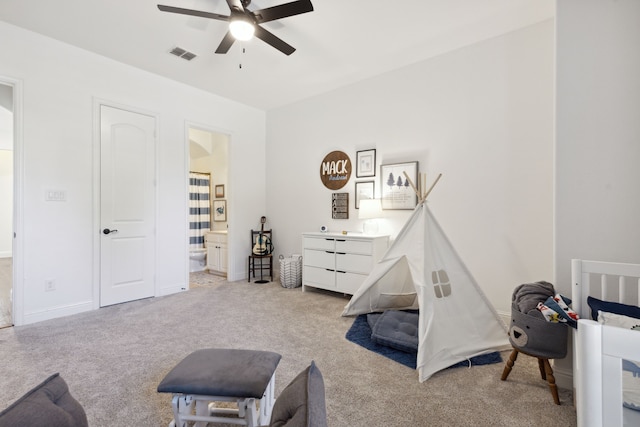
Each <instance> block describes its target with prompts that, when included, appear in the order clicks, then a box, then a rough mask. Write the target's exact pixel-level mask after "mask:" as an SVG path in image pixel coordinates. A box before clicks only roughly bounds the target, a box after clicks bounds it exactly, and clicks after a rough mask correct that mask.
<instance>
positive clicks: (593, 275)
mask: <svg viewBox="0 0 640 427" xmlns="http://www.w3.org/2000/svg"><path fill="white" fill-rule="evenodd" d="M571 276H572V283H573V287H572V300H573V309H574V310H575V311H576V312H577V313H578V315H579V316H580V319H581V320H579V322H578V330H577V333H575V334H574V347H573V348H574V355H573V378H574V387H575V390H576V399H575V401H576V410H577V417H578V427H591V426H594V427H595V426H623V425H624V426H640V411H634V410H631V409H627V408H623V406H622V360H623V359H627V360H632V361H636V362H637V361H640V332H638V331H632V330H627V329H623V328H618V327H614V326H604V325H601V324H599V323H598V322H595V321H593V320H590V319H591V313H590V309H589V306H588V304H587V297H588V296H592V297H595V298H598V299H601V300H605V301H613V302H619V303H623V304H628V305H636V306H640V264H623V263H611V262H600V261H584V260H572V264H571Z"/></svg>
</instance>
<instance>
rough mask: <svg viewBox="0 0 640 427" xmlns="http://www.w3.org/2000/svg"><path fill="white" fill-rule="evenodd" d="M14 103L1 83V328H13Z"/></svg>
mask: <svg viewBox="0 0 640 427" xmlns="http://www.w3.org/2000/svg"><path fill="white" fill-rule="evenodd" d="M13 99H14V94H13V86H12V85H8V84H4V83H3V82H2V81H0V201H1V202H0V328H4V327H7V326H12V325H13V315H12V308H13V298H12V295H13V200H14V197H13V188H14V178H13V175H14V170H13V140H14V137H13V135H14V131H13V123H14V100H13Z"/></svg>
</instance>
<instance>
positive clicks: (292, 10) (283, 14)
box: [158, 0, 313, 55]
mask: <svg viewBox="0 0 640 427" xmlns="http://www.w3.org/2000/svg"><path fill="white" fill-rule="evenodd" d="M226 2H227V4H228V5H229V9H230V10H231V14H230V15H229V16H225V15H220V14H218V13H211V12H203V11H199V10H193V9H183V8H181V7H173V6H164V5H160V4H159V5H158V9H160V10H161V11H163V12H171V13H179V14H182V15H191V16H199V17H202V18H209V19H216V20H218V21H228V22H229V30H227V33H226V34H225V36H224V37H223V38H222V41H221V42H220V45H218V48H217V49H216V53H227V52H228V51H229V49H230V48H231V45H233V42H234V41H236V40H249V39H251V37H253V35H255V36H256V37H257V38H259V39H260V40H262V41H263V42H265V43H267V44H269V45H271V46H273V47H275V48H276V49H278V50H279V51H280V52H282V53H284V54H285V55H291V54H292V53H293V52H295V50H296V49H295V48H294V47H293V46H291V45H289V44H288V43H286V42H284V41H283V40H282V39H280V38H278V37H276V36H275V35H274V34H272V33H270V32H269V31H267V30H265V29H264V28H262V27H261V26H260V25H258V24H263V23H265V22H269V21H275V20H276V19H282V18H287V17H289V16H294V15H300V14H302V13H307V12H312V11H313V5H312V4H311V1H310V0H297V1H293V2H290V3H285V4H281V5H278V6H273V7H267V8H265V9H259V10H253V11H251V10H249V9H247V6H249V4H251V0H226Z"/></svg>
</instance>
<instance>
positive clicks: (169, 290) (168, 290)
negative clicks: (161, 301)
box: [156, 285, 187, 297]
mask: <svg viewBox="0 0 640 427" xmlns="http://www.w3.org/2000/svg"><path fill="white" fill-rule="evenodd" d="M186 290H187V288H186V287H185V286H184V285H174V286H167V287H165V288H160V289H158V295H156V296H158V297H162V296H165V295H171V294H177V293H178V292H184V291H186Z"/></svg>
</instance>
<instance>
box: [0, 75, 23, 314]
mask: <svg viewBox="0 0 640 427" xmlns="http://www.w3.org/2000/svg"><path fill="white" fill-rule="evenodd" d="M0 83H3V84H6V85H9V86H12V87H13V231H14V239H13V249H12V256H13V284H12V286H13V294H12V295H13V307H12V317H13V324H14V325H22V324H24V280H23V278H24V214H23V212H24V194H23V193H24V175H23V174H24V147H23V143H24V142H23V118H22V117H23V111H22V105H23V98H22V97H23V83H22V80H18V79H14V78H12V77H8V76H2V75H0Z"/></svg>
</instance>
